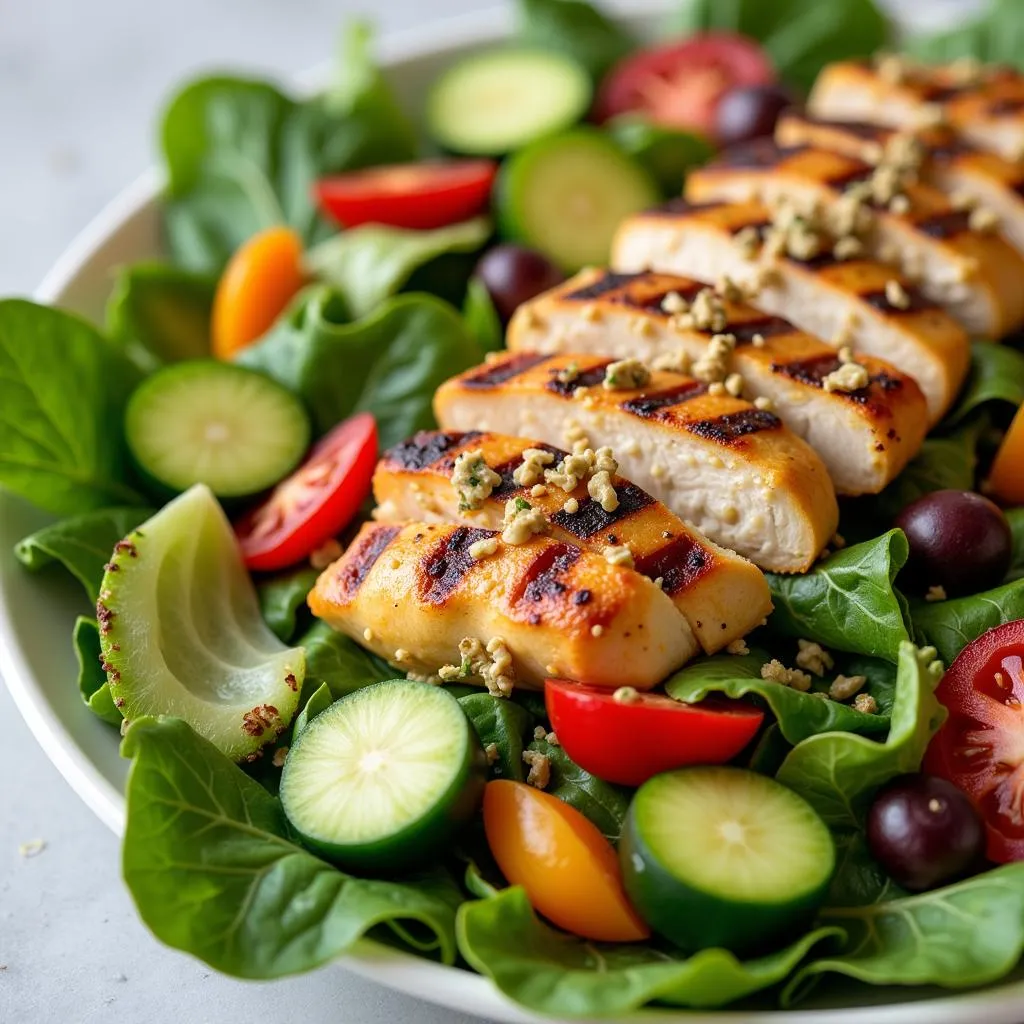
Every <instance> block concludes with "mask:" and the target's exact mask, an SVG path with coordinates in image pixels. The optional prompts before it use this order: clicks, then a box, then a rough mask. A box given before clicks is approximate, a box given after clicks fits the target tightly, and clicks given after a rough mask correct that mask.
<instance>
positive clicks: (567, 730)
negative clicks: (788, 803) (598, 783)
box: [544, 679, 764, 786]
mask: <svg viewBox="0 0 1024 1024" xmlns="http://www.w3.org/2000/svg"><path fill="white" fill-rule="evenodd" d="M544 693H545V701H546V703H547V709H548V715H549V717H550V718H551V728H552V729H554V731H555V734H556V735H557V736H558V742H559V743H560V744H561V745H562V746H563V747H564V748H565V752H566V753H567V754H568V755H569V756H570V757H571V758H572V759H573V760H574V761H575V762H576V763H577V764H578V765H579V766H580V767H581V768H584V769H586V770H587V771H588V772H590V773H591V774H592V775H596V776H597V777H598V778H600V779H604V780H605V781H606V782H617V783H620V784H621V785H624V786H640V785H642V784H643V783H644V782H646V781H647V780H648V779H650V778H653V777H654V776H655V775H660V774H661V773H662V772H666V771H670V770H671V769H673V768H682V767H684V766H686V765H693V764H724V763H725V762H726V761H729V760H731V759H732V758H733V757H735V756H736V755H737V754H738V753H739V752H740V751H741V750H742V749H743V748H744V747H745V746H746V745H747V744H748V743H749V742H750V741H751V740H752V739H753V738H754V735H755V734H756V733H757V730H758V729H759V728H760V726H761V723H762V722H763V721H764V712H763V711H761V710H760V709H759V708H756V707H755V706H754V705H753V704H747V703H745V702H744V701H739V700H728V699H726V698H716V697H709V698H707V699H706V700H703V701H701V702H700V703H699V704H683V703H681V702H680V701H677V700H672V698H671V697H666V696H663V695H662V694H657V693H638V694H635V695H633V699H632V700H631V701H630V702H629V703H624V702H620V701H618V700H616V699H615V697H614V695H613V694H612V693H610V692H609V691H608V690H606V689H600V688H598V687H595V686H584V685H581V684H580V683H573V682H568V681H566V680H564V679H548V680H547V681H546V683H545V684H544Z"/></svg>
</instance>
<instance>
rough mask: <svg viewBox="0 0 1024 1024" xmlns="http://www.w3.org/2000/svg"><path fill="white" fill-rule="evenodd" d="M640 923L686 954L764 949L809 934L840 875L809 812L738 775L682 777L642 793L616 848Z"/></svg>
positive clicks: (710, 772)
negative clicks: (806, 929) (793, 934)
mask: <svg viewBox="0 0 1024 1024" xmlns="http://www.w3.org/2000/svg"><path fill="white" fill-rule="evenodd" d="M619 854H620V858H621V862H622V870H623V881H624V883H625V886H626V892H627V893H628V894H629V898H630V899H631V900H632V901H633V904H634V905H635V906H636V908H637V910H638V911H639V913H640V915H641V917H643V918H644V920H645V921H646V922H647V923H648V924H649V925H650V926H651V927H652V928H653V929H654V930H655V931H657V932H660V933H661V934H662V935H663V936H664V937H665V938H667V939H669V940H671V941H672V942H674V943H675V944H676V945H677V946H679V947H680V948H682V949H683V950H685V951H687V952H695V951H696V950H699V949H706V948H709V947H712V946H720V947H723V948H725V949H729V950H732V951H733V952H734V953H748V952H752V951H756V950H759V949H761V948H763V947H765V946H766V945H767V944H770V943H771V942H772V940H773V939H776V938H778V937H780V936H782V935H784V934H786V933H788V932H789V931H791V930H795V929H798V928H800V927H802V926H804V925H806V924H807V923H808V922H809V920H810V919H811V918H812V917H813V916H814V912H815V911H816V910H817V908H818V907H819V906H820V905H821V902H822V900H824V898H825V894H826V892H827V891H828V885H829V882H830V881H831V878H832V873H833V871H834V870H835V846H834V845H833V842H832V836H831V833H830V832H829V830H828V828H827V827H826V826H825V823H824V822H823V821H822V820H821V818H819V817H818V815H817V814H816V813H815V812H814V810H813V809H812V807H811V806H810V804H808V803H807V802H806V801H805V800H804V799H803V798H802V797H799V796H797V794H796V793H794V792H792V791H791V790H788V789H786V788H785V786H782V785H780V784H779V783H778V782H776V781H775V780H774V779H770V778H768V777H767V776H764V775H757V774H755V773H754V772H749V771H744V770H743V769H741V768H725V767H714V768H708V767H700V768H684V769H681V770H679V771H674V772H667V773H666V774H664V775H658V776H655V777H654V778H653V779H651V780H650V781H649V782H646V783H644V785H643V786H641V787H640V789H639V791H638V792H637V794H636V796H635V797H634V799H633V803H632V805H631V806H630V809H629V813H628V815H627V816H626V824H625V827H624V830H623V837H622V842H621V844H620V846H619Z"/></svg>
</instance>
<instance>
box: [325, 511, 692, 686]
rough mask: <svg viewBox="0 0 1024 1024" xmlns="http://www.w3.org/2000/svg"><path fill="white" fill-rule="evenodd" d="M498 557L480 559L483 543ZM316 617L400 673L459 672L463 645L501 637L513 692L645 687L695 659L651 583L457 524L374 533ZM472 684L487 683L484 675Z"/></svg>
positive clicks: (350, 557) (551, 548) (335, 578)
mask: <svg viewBox="0 0 1024 1024" xmlns="http://www.w3.org/2000/svg"><path fill="white" fill-rule="evenodd" d="M492 538H498V547H497V550H496V551H495V553H494V554H492V555H490V556H487V557H478V558H474V556H473V553H472V552H471V548H473V545H474V544H476V543H478V542H479V541H487V540H490V539H492ZM309 606H310V608H311V609H312V610H313V614H314V615H316V616H317V618H320V619H323V620H324V621H325V622H327V623H328V624H329V625H331V626H333V627H334V628H335V629H337V630H340V631H341V632H343V633H345V634H347V635H348V636H350V637H352V638H353V639H354V640H357V641H358V642H359V643H360V644H362V645H363V646H365V647H367V648H369V649H370V650H372V651H373V652H374V653H375V654H377V655H379V656H380V657H382V658H384V659H386V660H387V661H390V662H392V663H393V664H396V665H398V666H399V667H400V668H401V669H402V670H403V671H406V672H413V673H417V674H421V675H426V676H434V675H436V674H437V672H438V670H439V669H440V668H441V666H443V665H459V664H460V662H461V658H462V656H461V654H460V651H459V642H460V641H461V640H463V639H464V638H466V637H472V638H475V639H477V640H479V641H480V642H481V643H482V644H484V645H486V644H487V643H488V642H489V641H491V640H492V639H495V638H499V637H500V638H501V640H503V641H504V643H505V646H506V647H507V649H508V651H509V653H510V655H511V659H512V668H513V670H514V677H515V682H516V684H517V685H522V686H526V687H529V688H531V689H539V688H540V687H542V686H543V684H544V679H545V678H547V677H548V676H562V677H565V678H568V679H578V680H581V681H586V682H587V683H590V684H592V685H594V686H606V687H609V688H614V687H619V686H626V685H629V686H634V687H636V688H637V689H641V690H646V689H650V688H651V687H652V686H655V685H657V684H658V683H659V682H661V680H662V679H664V678H665V676H667V675H668V674H669V673H670V672H672V671H674V670H675V669H677V668H678V667H679V666H680V665H682V664H683V663H684V662H686V661H687V660H688V659H690V658H692V657H693V656H694V654H696V653H697V651H698V645H697V641H696V640H695V639H694V636H693V633H692V632H691V631H690V627H689V626H688V625H687V624H686V620H685V619H684V618H683V617H682V616H681V615H680V614H679V612H678V611H677V610H676V607H675V605H674V604H673V603H672V601H671V600H670V599H669V597H668V596H667V595H665V594H663V593H662V592H661V591H660V590H659V589H658V587H656V586H655V585H654V583H652V582H651V581H650V580H649V579H648V578H647V577H646V576H642V575H641V574H640V573H638V572H634V571H633V570H632V569H627V568H625V567H623V566H620V565H612V564H611V563H610V562H608V561H607V560H606V559H605V558H602V557H601V556H600V555H595V554H592V553H590V552H586V551H581V550H580V549H579V548H578V547H575V546H573V545H571V544H566V543H564V542H562V541H557V540H554V539H552V538H550V537H543V536H535V537H533V538H532V539H531V540H529V541H528V542H527V543H525V544H505V543H503V542H502V541H501V540H500V536H499V535H498V534H496V533H495V532H494V531H492V530H483V529H478V528H475V527H468V526H457V525H454V524H438V523H411V524H409V525H406V526H393V525H388V524H383V523H372V524H369V523H368V524H366V525H364V526H363V528H362V529H361V530H360V531H359V533H358V535H357V536H356V538H355V540H354V541H353V542H352V543H351V545H349V547H348V549H347V550H346V551H345V553H344V554H343V555H342V556H341V558H339V559H338V561H336V562H335V563H334V564H333V565H331V566H329V567H328V568H327V569H325V570H324V572H323V573H322V574H321V576H320V578H319V579H318V580H317V583H316V586H315V587H314V588H313V591H312V592H311V593H310V595H309ZM465 681H467V682H472V681H477V682H482V681H484V680H482V679H481V678H480V675H479V673H478V674H477V675H476V676H473V677H469V678H467V679H466V680H465Z"/></svg>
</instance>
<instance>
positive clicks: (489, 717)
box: [459, 693, 532, 782]
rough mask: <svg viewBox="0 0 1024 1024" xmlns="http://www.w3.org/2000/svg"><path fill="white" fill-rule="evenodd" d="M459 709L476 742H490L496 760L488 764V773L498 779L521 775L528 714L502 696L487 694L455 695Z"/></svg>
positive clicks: (519, 778)
mask: <svg viewBox="0 0 1024 1024" xmlns="http://www.w3.org/2000/svg"><path fill="white" fill-rule="evenodd" d="M459 704H461V705H462V710H463V711H465V712H466V717H467V718H468V719H469V720H470V721H471V722H472V723H473V728H474V729H476V731H477V735H478V736H479V737H480V742H481V743H482V744H483V745H484V749H487V748H488V747H489V746H490V745H491V744H492V743H493V744H494V746H495V749H496V755H497V759H496V760H495V761H494V763H493V764H492V765H491V774H492V775H493V776H494V777H496V778H499V779H514V780H515V781H516V782H522V781H523V778H524V775H525V773H524V770H523V768H524V766H523V751H524V750H525V749H526V747H525V744H524V742H523V741H524V739H525V738H526V734H527V732H528V731H529V730H530V726H531V722H532V719H531V717H530V713H529V712H528V711H527V710H526V709H525V708H522V707H520V706H519V705H518V704H514V703H513V702H512V701H510V700H506V699H505V698H504V697H492V696H491V695H490V694H489V693H472V694H469V695H468V696H466V697H460V698H459Z"/></svg>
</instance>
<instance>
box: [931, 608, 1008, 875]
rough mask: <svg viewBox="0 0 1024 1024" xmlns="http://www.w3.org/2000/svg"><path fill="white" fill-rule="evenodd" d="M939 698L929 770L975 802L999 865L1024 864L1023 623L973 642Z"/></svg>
mask: <svg viewBox="0 0 1024 1024" xmlns="http://www.w3.org/2000/svg"><path fill="white" fill-rule="evenodd" d="M935 696H936V697H937V698H938V699H939V701H940V702H941V703H942V704H943V705H945V707H946V710H947V711H948V712H949V717H948V718H947V719H946V721H945V723H944V724H943V726H942V728H941V729H939V731H938V732H937V733H936V734H935V736H934V738H933V739H932V742H931V744H930V745H929V747H928V752H927V754H926V755H925V760H924V770H925V771H926V772H930V773H932V774H933V775H939V776H941V777H942V778H944V779H947V780H948V781H950V782H952V783H953V785H954V786H957V787H958V788H959V789H962V790H963V791H964V792H965V793H966V794H967V795H968V796H969V797H970V798H971V800H973V801H974V805H975V807H977V808H978V811H979V812H980V814H981V816H982V818H983V819H984V821H985V829H986V832H987V834H988V844H987V845H988V856H989V859H990V860H994V861H996V862H997V863H999V864H1005V863H1006V862H1008V861H1015V860H1024V620H1021V621H1017V622H1007V623H1006V624H1005V625H1003V626H997V627H996V628H995V629H990V630H989V631H988V632H987V633H984V634H982V635H981V636H980V637H978V639H977V640H975V641H974V642H973V643H971V644H968V645H967V646H966V647H965V648H964V649H963V650H962V651H961V652H960V654H959V655H958V656H957V659H956V661H954V662H953V664H952V665H950V667H949V669H948V671H947V672H946V674H945V676H943V678H942V682H940V683H939V685H938V688H937V689H936V691H935Z"/></svg>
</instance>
